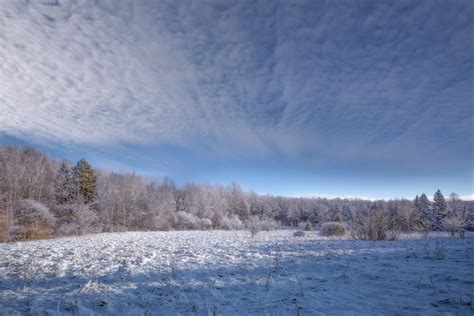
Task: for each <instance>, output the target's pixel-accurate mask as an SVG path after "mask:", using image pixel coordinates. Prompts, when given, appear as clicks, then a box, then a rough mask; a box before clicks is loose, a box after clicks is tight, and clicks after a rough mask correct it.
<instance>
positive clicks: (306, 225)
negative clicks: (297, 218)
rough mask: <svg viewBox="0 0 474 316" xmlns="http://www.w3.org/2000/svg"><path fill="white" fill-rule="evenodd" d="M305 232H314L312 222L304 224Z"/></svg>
mask: <svg viewBox="0 0 474 316" xmlns="http://www.w3.org/2000/svg"><path fill="white" fill-rule="evenodd" d="M304 230H305V231H307V232H310V231H312V230H313V224H311V222H310V221H307V222H306V223H305V224H304Z"/></svg>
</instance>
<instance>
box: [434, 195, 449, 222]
mask: <svg viewBox="0 0 474 316" xmlns="http://www.w3.org/2000/svg"><path fill="white" fill-rule="evenodd" d="M433 201H434V202H433V215H434V219H435V221H434V226H435V227H434V228H435V229H441V227H442V221H443V219H444V218H445V217H446V215H447V214H448V205H447V204H446V200H445V199H444V196H443V194H442V193H441V191H440V190H438V191H436V193H435V195H434V197H433Z"/></svg>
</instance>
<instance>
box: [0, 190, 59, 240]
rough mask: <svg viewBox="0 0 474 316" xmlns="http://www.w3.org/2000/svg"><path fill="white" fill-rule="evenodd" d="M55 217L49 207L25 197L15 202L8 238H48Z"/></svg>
mask: <svg viewBox="0 0 474 316" xmlns="http://www.w3.org/2000/svg"><path fill="white" fill-rule="evenodd" d="M54 223H55V218H54V216H53V215H52V214H51V212H50V211H49V209H48V208H47V207H46V206H44V205H43V204H41V203H40V202H38V201H35V200H31V199H27V200H20V201H18V202H16V203H15V205H14V209H13V225H12V227H11V229H10V231H9V236H8V237H9V238H8V239H9V240H10V241H18V240H32V239H44V238H49V237H51V235H52V232H53V226H54Z"/></svg>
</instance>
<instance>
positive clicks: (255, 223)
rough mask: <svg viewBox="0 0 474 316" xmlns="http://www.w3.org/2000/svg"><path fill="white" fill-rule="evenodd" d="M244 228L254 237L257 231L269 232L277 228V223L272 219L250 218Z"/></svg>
mask: <svg viewBox="0 0 474 316" xmlns="http://www.w3.org/2000/svg"><path fill="white" fill-rule="evenodd" d="M245 227H246V228H247V229H248V230H249V231H250V234H251V235H252V237H254V236H255V235H256V234H257V233H258V232H259V231H262V230H264V231H270V230H273V229H275V228H277V227H278V224H277V222H275V221H274V220H272V219H259V218H258V216H251V217H250V218H249V219H248V220H247V221H246V222H245Z"/></svg>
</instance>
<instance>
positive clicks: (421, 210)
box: [415, 193, 435, 233]
mask: <svg viewBox="0 0 474 316" xmlns="http://www.w3.org/2000/svg"><path fill="white" fill-rule="evenodd" d="M417 198H418V196H417ZM417 198H415V207H416V209H417V211H418V214H419V215H420V217H421V224H422V226H423V228H424V230H425V232H426V233H427V232H428V231H430V230H432V229H433V225H434V223H435V219H434V216H433V211H432V208H431V202H430V201H429V200H428V197H427V196H426V194H424V193H422V194H421V195H420V197H419V198H418V200H417Z"/></svg>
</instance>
